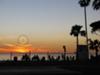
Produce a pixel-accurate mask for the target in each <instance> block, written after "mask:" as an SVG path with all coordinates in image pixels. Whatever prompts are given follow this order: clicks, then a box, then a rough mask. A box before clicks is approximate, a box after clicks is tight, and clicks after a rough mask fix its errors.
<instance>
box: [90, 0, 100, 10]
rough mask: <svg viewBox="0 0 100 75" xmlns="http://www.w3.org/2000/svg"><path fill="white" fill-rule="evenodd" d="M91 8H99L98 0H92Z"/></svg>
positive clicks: (99, 1) (99, 2)
mask: <svg viewBox="0 0 100 75" xmlns="http://www.w3.org/2000/svg"><path fill="white" fill-rule="evenodd" d="M92 6H93V9H94V10H99V9H100V0H94V1H93V3H92Z"/></svg>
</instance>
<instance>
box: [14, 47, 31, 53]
mask: <svg viewBox="0 0 100 75" xmlns="http://www.w3.org/2000/svg"><path fill="white" fill-rule="evenodd" d="M16 52H18V53H27V52H29V50H28V49H25V48H17V49H16Z"/></svg>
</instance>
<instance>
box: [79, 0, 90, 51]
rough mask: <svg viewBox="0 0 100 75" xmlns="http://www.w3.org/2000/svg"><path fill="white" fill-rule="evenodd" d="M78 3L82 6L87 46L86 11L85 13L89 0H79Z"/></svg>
mask: <svg viewBox="0 0 100 75" xmlns="http://www.w3.org/2000/svg"><path fill="white" fill-rule="evenodd" d="M79 4H80V6H81V7H84V17H85V30H86V41H87V47H88V30H87V13H86V7H87V6H88V5H89V4H90V0H79ZM87 49H88V48H87Z"/></svg>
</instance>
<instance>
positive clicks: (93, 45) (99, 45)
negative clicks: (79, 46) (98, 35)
mask: <svg viewBox="0 0 100 75" xmlns="http://www.w3.org/2000/svg"><path fill="white" fill-rule="evenodd" d="M89 42H90V43H89V48H90V49H92V50H95V55H96V57H97V56H98V51H99V48H100V41H99V40H94V41H92V40H91V39H90V40H89Z"/></svg>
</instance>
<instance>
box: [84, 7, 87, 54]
mask: <svg viewBox="0 0 100 75" xmlns="http://www.w3.org/2000/svg"><path fill="white" fill-rule="evenodd" d="M84 17H85V30H86V45H87V52H88V29H87V13H86V6H85V7H84Z"/></svg>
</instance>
